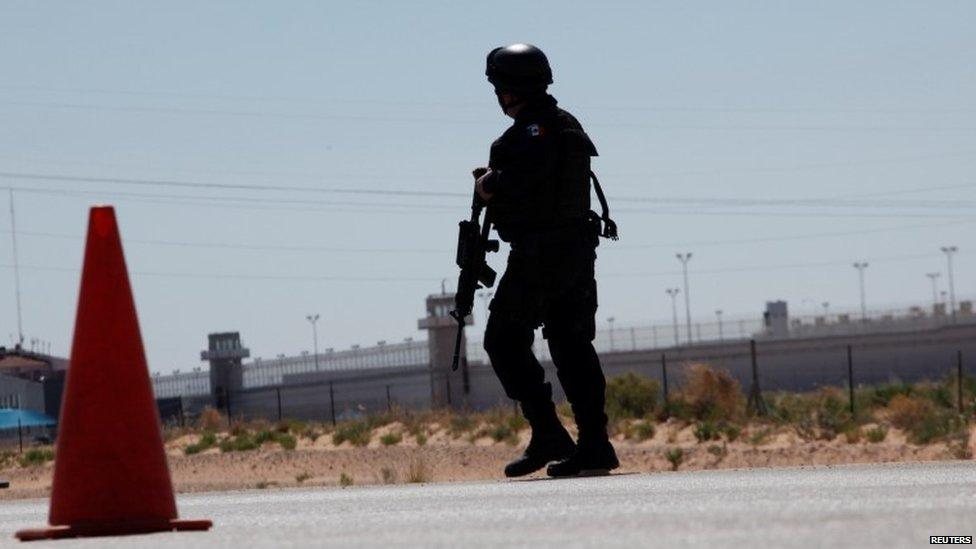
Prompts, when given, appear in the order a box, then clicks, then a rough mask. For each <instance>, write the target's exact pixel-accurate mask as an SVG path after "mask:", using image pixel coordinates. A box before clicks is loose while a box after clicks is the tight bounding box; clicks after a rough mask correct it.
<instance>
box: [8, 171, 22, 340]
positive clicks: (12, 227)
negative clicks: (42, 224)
mask: <svg viewBox="0 0 976 549" xmlns="http://www.w3.org/2000/svg"><path fill="white" fill-rule="evenodd" d="M7 190H8V191H9V192H10V239H11V240H12V241H13V245H14V248H13V251H14V292H15V293H16V294H17V347H18V348H20V347H23V346H24V323H23V316H22V313H21V308H20V262H19V259H18V257H17V221H16V217H15V216H14V190H13V189H7Z"/></svg>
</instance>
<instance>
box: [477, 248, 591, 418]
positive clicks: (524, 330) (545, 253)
mask: <svg viewBox="0 0 976 549" xmlns="http://www.w3.org/2000/svg"><path fill="white" fill-rule="evenodd" d="M595 260H596V253H595V248H594V246H592V245H589V244H587V242H586V241H583V240H581V239H569V240H568V241H566V240H564V241H562V242H560V241H558V240H548V241H547V240H546V239H543V238H539V239H527V240H521V241H515V242H513V243H512V252H511V254H510V255H509V258H508V266H507V268H506V269H505V274H504V275H502V278H501V281H500V282H499V284H498V289H497V290H496V291H495V296H494V299H493V300H492V302H491V314H490V316H489V318H488V326H487V328H486V330H485V341H484V346H485V350H486V351H487V352H488V357H489V358H490V359H491V365H492V368H494V370H495V373H496V375H497V376H498V379H499V381H501V384H502V387H503V388H504V389H505V394H506V395H508V397H509V398H512V399H515V400H518V401H520V402H522V403H523V404H528V405H529V406H530V407H532V408H534V409H539V408H545V404H547V403H548V402H551V394H550V388H549V386H548V385H547V384H546V381H545V371H544V370H543V368H542V366H541V365H540V364H539V361H538V360H537V359H536V357H535V355H534V354H533V353H532V344H533V341H534V337H535V334H534V332H535V329H536V328H538V327H539V326H542V327H543V337H544V338H545V339H546V340H547V341H548V344H549V352H550V355H551V356H552V360H553V363H554V364H555V366H556V373H557V377H558V378H559V382H560V384H561V385H562V387H563V391H564V392H565V393H566V397H567V399H568V400H569V402H570V404H571V405H572V408H573V414H574V416H575V418H576V423H577V426H578V427H579V429H580V433H581V436H583V435H584V434H585V433H587V432H593V433H597V434H598V433H605V431H606V423H607V417H606V414H605V413H604V406H605V391H606V379H605V378H604V375H603V370H602V368H601V367H600V359H599V357H598V356H597V354H596V350H595V349H594V348H593V339H594V336H595V332H596V324H595V315H596V309H597V295H596V280H595V278H594V263H595ZM550 406H551V405H550ZM523 408H525V407H524V406H523ZM530 419H531V418H530Z"/></svg>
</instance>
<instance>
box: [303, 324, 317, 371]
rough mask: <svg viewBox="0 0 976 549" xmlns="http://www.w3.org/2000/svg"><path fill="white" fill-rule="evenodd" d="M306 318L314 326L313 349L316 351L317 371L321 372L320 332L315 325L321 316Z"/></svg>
mask: <svg viewBox="0 0 976 549" xmlns="http://www.w3.org/2000/svg"><path fill="white" fill-rule="evenodd" d="M305 318H306V319H307V320H308V321H309V323H310V324H311V325H312V345H313V347H312V348H313V350H314V351H315V371H316V372H317V371H319V331H318V328H316V326H315V324H316V323H317V322H318V321H319V315H318V314H317V313H316V314H314V315H308V316H306V317H305Z"/></svg>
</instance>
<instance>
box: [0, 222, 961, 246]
mask: <svg viewBox="0 0 976 549" xmlns="http://www.w3.org/2000/svg"><path fill="white" fill-rule="evenodd" d="M969 223H976V218H974V219H971V220H964V221H953V222H948V223H934V224H917V225H898V226H893V227H879V228H874V229H860V230H852V231H834V232H821V233H808V234H799V235H787V236H773V237H758V238H734V239H719V240H695V241H688V242H676V243H652V244H637V245H632V246H622V245H617V244H615V245H613V246H607V247H606V248H601V249H602V251H604V252H607V251H641V250H648V249H656V248H662V249H671V248H681V247H690V246H697V247H703V246H726V245H739V244H754V243H755V244H761V243H768V242H790V241H796V240H810V239H819V238H834V237H844V236H857V235H861V234H873V233H887V232H894V231H902V230H912V229H929V228H936V227H947V226H956V225H964V224H969ZM0 233H3V234H9V233H10V231H8V230H2V229H0ZM17 234H18V235H19V236H30V237H37V238H52V239H64V240H84V236H83V235H80V234H68V233H52V232H40V231H17ZM124 243H125V244H126V245H130V244H137V245H158V246H173V247H187V248H206V249H230V250H253V251H283V252H298V253H305V252H328V253H375V254H387V253H389V254H437V255H441V254H444V253H448V252H450V250H447V249H438V248H360V247H341V246H323V245H311V244H309V245H280V244H241V243H228V242H202V241H185V240H161V239H137V238H126V239H124Z"/></svg>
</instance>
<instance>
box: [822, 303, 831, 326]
mask: <svg viewBox="0 0 976 549" xmlns="http://www.w3.org/2000/svg"><path fill="white" fill-rule="evenodd" d="M820 306H821V307H823V310H824V322H826V321H827V317H828V316H830V302H829V301H824V302H823V303H821V304H820Z"/></svg>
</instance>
